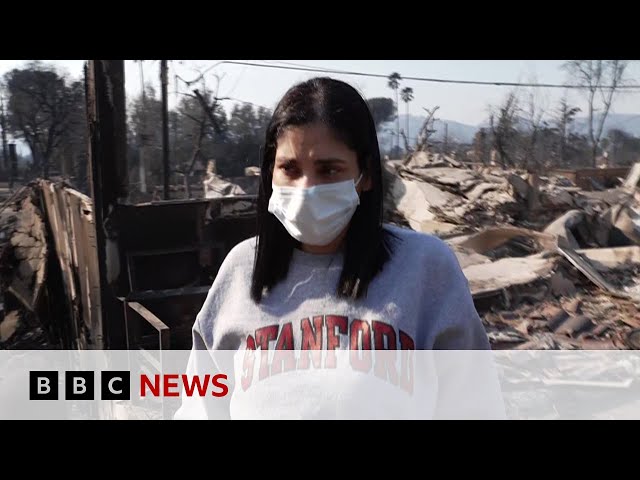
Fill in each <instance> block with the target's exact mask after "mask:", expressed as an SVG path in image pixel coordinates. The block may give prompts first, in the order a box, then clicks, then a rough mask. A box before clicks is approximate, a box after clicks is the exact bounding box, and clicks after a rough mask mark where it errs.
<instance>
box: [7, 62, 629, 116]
mask: <svg viewBox="0 0 640 480" xmlns="http://www.w3.org/2000/svg"><path fill="white" fill-rule="evenodd" d="M219 61H220V60H174V61H171V62H170V65H169V74H170V81H171V83H170V86H169V93H170V106H173V105H174V103H175V101H176V98H178V95H176V81H175V79H176V74H177V75H179V76H180V77H182V78H184V79H185V80H192V79H194V78H196V77H197V76H198V70H197V69H201V70H204V69H206V68H207V67H211V66H213V65H215V64H216V63H217V62H219ZM249 61H251V60H249ZM25 62H26V61H25V60H0V75H2V74H4V73H5V72H7V71H8V70H10V69H12V68H15V67H19V66H22V65H23V64H24V63H25ZM44 62H46V63H51V64H55V65H56V66H57V67H58V68H60V69H61V70H64V71H66V72H67V73H68V74H69V75H71V76H72V77H76V78H81V75H82V67H83V62H84V60H44ZM251 62H255V63H261V64H272V65H282V64H283V62H285V61H280V60H269V61H263V60H255V61H251ZM286 62H289V63H294V64H300V65H304V66H310V67H319V68H327V69H337V70H351V71H361V72H366V73H377V74H384V75H388V74H390V73H391V72H394V71H395V72H399V73H400V74H401V75H403V76H414V77H432V78H444V79H456V80H481V81H503V82H513V81H521V82H538V83H558V84H562V83H564V82H565V81H566V79H567V78H566V74H565V72H564V71H563V70H562V69H561V65H562V63H563V61H560V60H464V61H463V60H287V61H286ZM125 69H126V70H125V77H126V90H127V96H128V98H129V99H131V98H133V97H134V96H136V95H139V93H140V90H141V86H140V85H141V79H140V67H139V64H138V63H136V62H133V61H129V60H127V61H126V62H125ZM159 69H160V62H159V61H158V60H145V61H144V62H143V76H144V80H145V83H147V84H152V85H153V86H154V87H156V89H157V91H158V92H159V83H160V82H159ZM629 73H630V76H631V78H632V79H633V80H634V83H640V68H639V66H638V65H637V64H636V63H634V64H633V65H632V67H631V68H630V69H629ZM215 75H218V76H219V77H220V79H221V82H220V87H219V96H227V97H233V98H234V99H238V100H242V101H247V102H251V103H254V104H257V105H263V106H265V107H269V108H273V107H274V106H275V104H276V103H277V101H278V99H279V98H280V97H281V96H282V94H283V93H284V92H285V91H286V90H287V89H288V88H289V87H290V86H292V85H293V84H294V83H296V82H298V81H300V80H304V79H306V78H310V77H312V76H316V75H318V73H310V72H301V71H292V70H278V69H271V68H263V67H253V66H246V65H233V64H220V65H217V66H215V67H214V68H213V69H211V70H209V72H208V73H207V74H206V76H205V78H206V83H207V86H208V87H209V88H213V87H214V86H215V85H216V78H215ZM331 76H333V77H336V78H340V79H342V80H345V81H348V82H350V83H351V84H353V85H354V86H356V87H357V88H358V89H359V90H360V91H361V92H362V93H363V94H364V95H365V96H366V97H377V96H386V97H392V94H393V92H392V91H391V90H390V89H389V88H388V87H387V82H386V79H384V78H371V77H361V76H352V75H338V74H331ZM405 86H410V87H412V88H413V91H414V100H413V102H411V103H410V113H412V114H415V115H420V114H422V113H423V112H424V111H423V110H422V109H423V107H427V108H431V107H433V106H435V105H439V106H440V110H439V111H438V116H439V118H441V119H447V120H454V121H458V122H462V123H467V124H472V125H476V124H478V123H480V122H483V121H485V120H486V119H487V108H488V106H489V105H491V104H494V105H495V104H497V103H499V102H500V101H501V99H502V98H504V96H505V95H506V93H507V92H508V91H509V87H496V86H474V85H452V84H436V83H427V82H419V81H403V82H402V85H401V88H402V87H405ZM192 88H195V87H192ZM188 91H189V90H188V88H187V87H186V85H185V84H184V83H182V82H179V81H178V92H181V93H186V92H188ZM523 93H525V92H523ZM535 93H536V96H537V98H538V99H539V102H540V103H541V104H542V105H543V106H544V107H545V110H547V111H552V110H554V109H555V108H556V107H557V102H558V100H559V98H560V97H561V96H562V95H563V94H564V93H565V91H564V89H546V88H540V89H536V90H535ZM568 99H569V101H570V102H571V103H573V104H577V105H578V106H581V107H584V101H583V97H582V96H581V94H580V93H579V92H577V91H570V92H569V93H568ZM232 105H233V103H232V101H227V102H225V106H226V107H227V108H230V107H231V106H232ZM583 110H584V109H583ZM612 111H614V112H616V113H632V114H639V115H640V93H627V94H625V95H624V96H619V97H618V99H617V100H616V102H615V103H614V105H613V108H612ZM401 113H405V105H404V104H401Z"/></svg>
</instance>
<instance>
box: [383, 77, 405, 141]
mask: <svg viewBox="0 0 640 480" xmlns="http://www.w3.org/2000/svg"><path fill="white" fill-rule="evenodd" d="M388 80H389V81H388V82H387V85H388V86H389V88H390V89H391V90H394V91H395V92H396V114H397V118H398V128H397V130H396V134H397V144H396V145H397V147H398V148H400V115H399V113H400V108H399V100H398V88H399V87H400V81H401V80H402V77H401V76H400V74H399V73H398V72H393V73H392V74H391V75H389V77H388Z"/></svg>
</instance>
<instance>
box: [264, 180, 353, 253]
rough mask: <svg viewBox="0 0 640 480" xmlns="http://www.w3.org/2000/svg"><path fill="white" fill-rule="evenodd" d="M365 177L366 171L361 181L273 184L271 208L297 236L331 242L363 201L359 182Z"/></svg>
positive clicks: (313, 241)
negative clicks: (360, 195)
mask: <svg viewBox="0 0 640 480" xmlns="http://www.w3.org/2000/svg"><path fill="white" fill-rule="evenodd" d="M361 179H362V175H360V177H359V178H358V180H357V181H353V180H347V181H345V182H337V183H329V184H325V185H316V186H314V187H309V188H298V187H277V186H275V185H273V193H272V194H271V198H270V199H269V212H271V213H272V214H273V215H275V216H276V218H278V220H280V222H281V223H282V225H284V228H286V229H287V232H289V235H291V236H292V237H293V238H295V239H296V240H298V241H300V242H302V243H304V244H307V245H316V246H324V245H328V244H329V243H331V242H332V241H333V240H335V239H336V238H337V237H338V235H339V234H340V232H342V230H343V229H344V228H345V227H346V226H347V224H348V223H349V222H350V221H351V217H352V216H353V214H354V213H355V211H356V208H358V205H360V197H359V195H358V192H357V191H356V186H357V185H358V183H360V180H361Z"/></svg>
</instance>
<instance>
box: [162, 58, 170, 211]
mask: <svg viewBox="0 0 640 480" xmlns="http://www.w3.org/2000/svg"><path fill="white" fill-rule="evenodd" d="M167 70H168V69H167V61H166V60H160V82H161V83H162V165H163V167H164V199H165V200H169V176H170V172H169V102H168V95H167V86H168V83H169V78H168V76H169V75H168V71H167Z"/></svg>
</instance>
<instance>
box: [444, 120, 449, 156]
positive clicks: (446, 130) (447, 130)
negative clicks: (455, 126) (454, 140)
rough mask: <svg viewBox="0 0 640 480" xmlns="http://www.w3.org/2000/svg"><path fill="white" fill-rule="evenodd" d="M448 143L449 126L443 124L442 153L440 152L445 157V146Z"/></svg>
mask: <svg viewBox="0 0 640 480" xmlns="http://www.w3.org/2000/svg"><path fill="white" fill-rule="evenodd" d="M448 143H449V124H448V123H445V124H444V151H443V152H442V153H444V154H445V155H446V154H447V144H448Z"/></svg>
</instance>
